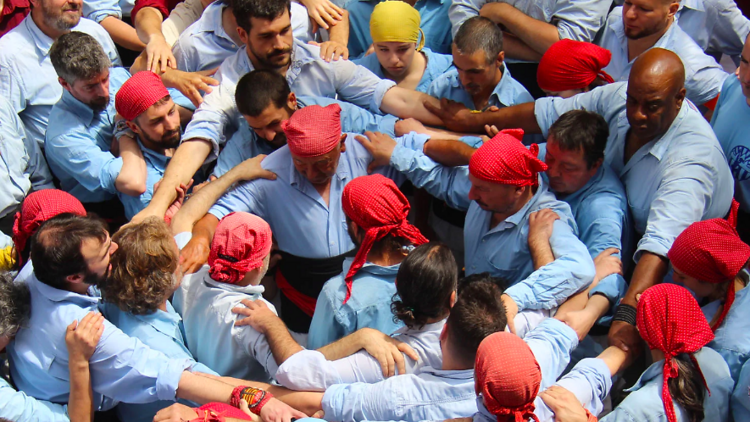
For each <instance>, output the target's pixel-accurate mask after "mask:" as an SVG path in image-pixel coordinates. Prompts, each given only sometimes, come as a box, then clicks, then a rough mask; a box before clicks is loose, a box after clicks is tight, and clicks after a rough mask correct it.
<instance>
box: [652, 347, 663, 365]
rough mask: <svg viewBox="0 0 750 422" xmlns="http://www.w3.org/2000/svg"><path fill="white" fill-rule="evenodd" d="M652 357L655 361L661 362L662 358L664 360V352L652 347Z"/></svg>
mask: <svg viewBox="0 0 750 422" xmlns="http://www.w3.org/2000/svg"><path fill="white" fill-rule="evenodd" d="M651 359H652V360H653V361H654V362H659V361H660V360H664V353H663V352H662V351H661V350H658V349H651Z"/></svg>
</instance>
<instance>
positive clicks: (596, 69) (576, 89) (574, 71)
mask: <svg viewBox="0 0 750 422" xmlns="http://www.w3.org/2000/svg"><path fill="white" fill-rule="evenodd" d="M611 59H612V53H611V52H610V51H609V50H607V49H606V48H602V47H599V46H598V45H596V44H592V43H588V42H583V41H574V40H571V39H562V40H560V41H558V42H556V43H554V44H552V46H551V47H550V48H549V49H547V51H546V52H545V53H544V55H543V56H542V59H541V60H539V68H538V69H537V72H536V81H537V84H538V85H539V88H541V89H542V90H543V91H544V92H545V93H546V94H547V95H548V96H550V97H563V98H568V97H572V96H574V95H576V94H580V93H581V92H588V91H590V90H592V89H594V88H596V87H598V86H601V85H606V84H608V83H612V82H614V80H613V79H612V77H611V76H609V75H608V74H607V73H606V72H604V71H603V70H602V69H603V68H605V67H607V65H608V64H609V61H610V60H611Z"/></svg>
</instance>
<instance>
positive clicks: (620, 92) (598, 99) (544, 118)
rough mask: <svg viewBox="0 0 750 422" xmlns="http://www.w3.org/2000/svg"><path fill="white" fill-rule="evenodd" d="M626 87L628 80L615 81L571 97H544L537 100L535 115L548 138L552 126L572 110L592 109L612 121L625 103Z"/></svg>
mask: <svg viewBox="0 0 750 422" xmlns="http://www.w3.org/2000/svg"><path fill="white" fill-rule="evenodd" d="M626 87H627V82H615V83H611V84H608V85H605V86H602V87H599V88H595V89H592V90H591V91H589V92H584V93H582V94H578V95H574V96H572V97H570V98H561V97H544V98H540V99H538V100H536V101H535V102H534V115H535V116H536V121H537V124H539V127H540V128H541V129H542V135H544V137H545V138H546V137H547V135H548V131H549V128H550V126H552V124H553V123H555V122H556V121H557V119H559V118H560V116H562V115H563V114H565V113H566V112H568V111H570V110H587V111H591V112H594V113H597V114H600V115H601V116H603V117H604V120H606V121H607V122H608V123H609V122H611V121H612V120H613V119H614V117H615V116H616V115H617V114H618V113H619V112H620V111H621V110H622V107H624V105H625V97H624V90H625V89H626ZM613 104H622V107H619V106H616V107H613V106H612V105H613Z"/></svg>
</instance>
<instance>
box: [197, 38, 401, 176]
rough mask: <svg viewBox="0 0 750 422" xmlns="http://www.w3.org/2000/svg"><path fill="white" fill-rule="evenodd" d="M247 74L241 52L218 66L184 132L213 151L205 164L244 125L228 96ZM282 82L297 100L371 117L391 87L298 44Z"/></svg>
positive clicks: (357, 68) (347, 63)
mask: <svg viewBox="0 0 750 422" xmlns="http://www.w3.org/2000/svg"><path fill="white" fill-rule="evenodd" d="M251 70H253V66H252V64H251V63H250V59H249V58H248V56H247V52H246V51H245V50H239V51H237V53H235V54H234V55H233V56H230V57H228V58H227V59H226V60H224V63H222V65H221V66H220V67H219V71H218V72H217V73H216V75H215V77H216V78H217V79H219V81H220V85H219V86H218V87H216V88H214V89H213V91H212V92H211V93H210V94H208V95H206V97H205V98H204V101H203V103H202V104H201V106H200V107H199V108H198V110H196V112H195V114H194V115H193V119H192V120H191V121H190V124H188V126H187V129H186V130H185V135H184V136H183V139H185V140H188V139H193V138H199V139H205V140H208V141H210V142H211V143H212V144H213V145H214V150H213V154H212V155H210V156H209V161H212V160H213V159H215V158H216V157H217V156H218V154H219V146H220V145H224V144H225V143H226V141H227V139H229V138H231V136H232V134H233V133H234V132H235V131H237V128H238V127H239V124H240V122H241V121H244V119H243V118H242V116H241V115H240V112H239V111H238V110H237V105H236V104H235V101H234V91H235V88H236V85H237V82H238V81H239V80H240V78H241V77H242V76H243V75H245V74H246V73H248V72H250V71H251ZM286 80H287V82H288V83H289V87H290V88H291V90H292V91H293V92H294V93H296V94H297V95H298V96H316V97H329V98H334V97H336V98H338V99H340V100H343V101H348V102H351V103H353V104H356V105H358V106H360V107H362V108H365V109H367V110H369V111H371V112H373V113H380V103H381V102H382V101H383V97H384V96H385V93H386V91H388V89H390V88H391V87H393V86H394V85H395V83H394V82H393V81H385V80H382V79H380V78H378V77H377V76H375V75H373V74H372V72H370V71H369V70H367V69H365V68H364V67H361V66H357V65H355V64H354V63H352V62H350V61H349V60H337V61H332V62H330V63H326V62H325V61H323V60H322V59H321V58H320V48H319V47H315V46H311V45H307V44H302V43H300V42H299V41H295V42H294V46H293V50H292V63H291V65H290V68H289V71H287V73H286Z"/></svg>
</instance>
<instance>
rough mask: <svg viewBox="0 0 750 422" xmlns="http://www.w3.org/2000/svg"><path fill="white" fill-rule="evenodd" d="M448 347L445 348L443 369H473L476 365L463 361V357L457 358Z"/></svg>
mask: <svg viewBox="0 0 750 422" xmlns="http://www.w3.org/2000/svg"><path fill="white" fill-rule="evenodd" d="M448 349H449V348H448V347H444V348H443V366H442V369H443V370H445V371H462V370H465V369H472V368H474V365H467V364H465V363H463V362H462V359H458V358H455V357H454V356H453V355H452V354H451V353H450V351H449V350H448Z"/></svg>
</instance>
